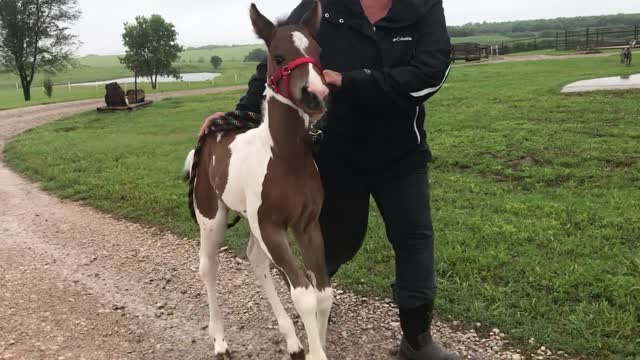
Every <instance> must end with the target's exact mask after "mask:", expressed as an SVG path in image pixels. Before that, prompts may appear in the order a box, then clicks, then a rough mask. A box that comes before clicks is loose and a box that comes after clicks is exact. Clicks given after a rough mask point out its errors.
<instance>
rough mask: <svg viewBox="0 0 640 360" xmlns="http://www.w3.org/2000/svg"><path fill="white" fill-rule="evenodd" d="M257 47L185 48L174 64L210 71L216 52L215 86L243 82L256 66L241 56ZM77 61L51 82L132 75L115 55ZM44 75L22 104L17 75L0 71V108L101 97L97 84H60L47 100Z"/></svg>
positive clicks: (147, 88)
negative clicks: (219, 64)
mask: <svg viewBox="0 0 640 360" xmlns="http://www.w3.org/2000/svg"><path fill="white" fill-rule="evenodd" d="M259 47H261V45H246V46H235V47H228V48H219V49H212V50H187V51H185V52H184V53H183V54H182V59H181V61H180V62H179V63H177V64H176V65H177V66H178V67H179V68H180V70H181V72H183V73H192V72H212V71H214V70H213V68H212V67H211V64H210V63H209V59H210V58H211V56H213V55H218V56H220V57H222V59H223V63H222V67H221V68H220V69H218V70H217V71H218V72H221V73H222V74H223V76H222V77H220V78H217V79H216V81H215V85H216V86H226V85H233V84H244V83H246V82H247V80H248V79H249V76H251V74H252V73H253V72H254V71H255V66H256V64H255V63H245V62H243V60H244V57H245V56H246V55H247V54H248V53H249V52H251V51H252V50H253V49H256V48H259ZM200 58H204V59H205V60H204V62H202V63H201V62H199V60H200ZM78 63H79V66H77V67H75V68H73V69H69V70H68V71H65V72H61V73H59V74H57V75H56V76H55V77H54V78H53V80H54V82H55V84H56V85H59V86H64V85H67V84H69V83H72V84H73V83H80V82H91V81H101V80H110V79H117V78H124V77H131V76H133V74H132V73H131V72H130V71H129V70H127V69H126V68H124V66H122V65H121V64H120V63H119V61H118V56H116V55H113V56H86V57H83V58H80V59H78ZM236 76H237V79H238V80H237V81H236ZM44 78H45V76H44V75H43V74H37V75H36V77H35V78H34V80H33V84H32V89H31V93H32V101H30V102H29V103H26V102H25V101H24V97H23V95H22V89H18V88H17V87H16V84H17V83H19V79H18V77H17V76H16V75H14V74H11V73H0V109H10V108H15V107H20V106H28V105H37V104H43V103H49V102H61V101H69V100H80V99H89V98H94V97H102V96H104V86H100V87H99V88H98V89H96V88H95V87H87V88H83V87H72V88H71V90H69V89H68V87H64V88H62V87H60V88H56V89H55V90H54V94H53V97H52V99H51V100H49V99H48V98H46V97H45V96H44V93H43V90H42V81H43V80H44ZM208 86H212V84H211V83H209V82H203V83H191V84H186V83H184V84H170V83H161V84H160V85H159V91H173V90H181V89H189V88H202V87H208ZM141 87H142V88H143V89H145V91H147V92H149V93H152V92H155V91H152V90H151V87H150V86H149V85H148V84H142V85H141Z"/></svg>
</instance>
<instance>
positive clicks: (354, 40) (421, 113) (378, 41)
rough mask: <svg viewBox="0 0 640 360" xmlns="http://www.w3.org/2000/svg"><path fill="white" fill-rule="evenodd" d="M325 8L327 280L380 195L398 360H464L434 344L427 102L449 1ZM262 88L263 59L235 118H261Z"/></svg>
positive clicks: (322, 154) (384, 0)
mask: <svg viewBox="0 0 640 360" xmlns="http://www.w3.org/2000/svg"><path fill="white" fill-rule="evenodd" d="M321 3H322V6H323V16H324V18H323V22H322V25H321V27H320V31H319V33H318V35H317V37H318V41H319V44H320V46H321V47H322V55H321V58H320V62H321V64H322V66H323V68H325V69H330V70H325V72H324V76H325V80H326V82H327V84H329V85H331V86H332V87H333V89H334V91H333V92H332V95H331V104H330V106H329V109H328V112H327V115H326V118H325V120H324V121H323V125H322V130H323V132H324V139H323V142H322V144H321V146H320V148H319V150H318V151H317V153H316V154H315V157H316V162H317V164H318V168H319V170H320V175H321V178H322V182H323V186H324V190H325V201H324V205H323V209H322V214H321V216H320V221H321V225H322V231H323V235H324V239H325V242H326V245H325V248H326V259H327V265H328V267H329V271H330V273H331V275H332V276H333V275H334V274H335V273H336V272H337V271H338V269H339V268H340V266H341V265H343V264H344V263H346V262H348V261H349V260H351V259H352V258H353V257H354V256H355V254H356V253H357V251H358V250H359V248H360V247H361V245H362V243H363V241H364V238H365V234H366V231H367V221H368V215H369V198H370V196H373V198H374V199H375V201H376V204H377V205H378V208H379V209H380V213H381V215H382V217H383V219H384V223H385V226H386V232H387V237H388V239H389V241H390V242H391V245H392V247H393V250H394V252H395V259H396V261H395V270H396V280H395V284H394V285H393V286H392V288H393V293H394V294H393V295H394V300H395V302H396V303H397V305H398V307H399V310H400V323H401V327H402V330H403V334H404V336H403V340H402V343H401V345H400V358H401V359H405V360H427V359H429V360H431V359H438V360H440V359H458V357H456V356H455V355H453V354H450V353H448V352H445V351H444V350H442V349H441V348H440V347H439V346H438V345H436V344H435V343H434V342H433V340H432V338H431V321H432V313H433V305H434V299H435V296H436V281H435V264H434V243H433V228H432V224H431V209H430V195H429V184H428V171H427V169H428V163H429V160H430V159H431V153H430V150H429V147H428V145H427V141H426V133H425V130H424V125H425V124H424V123H425V108H424V105H423V103H424V102H425V101H426V100H427V99H429V98H430V97H431V96H433V95H434V94H435V93H436V92H437V91H438V90H439V89H440V88H441V87H442V84H443V83H444V82H445V80H446V78H447V75H448V72H449V69H450V47H451V45H450V39H449V35H448V33H447V28H446V22H445V16H444V10H443V7H442V0H322V1H321ZM311 5H312V0H303V1H302V3H301V4H300V5H299V6H298V7H297V8H296V9H295V10H294V11H293V12H292V13H291V15H290V18H289V21H290V22H292V23H297V22H299V21H300V20H301V18H302V16H303V15H304V14H305V13H306V12H307V10H308V9H309V8H310V6H311ZM265 83H266V60H265V61H263V62H262V63H260V64H259V65H258V67H257V72H256V74H255V75H254V76H253V77H252V78H251V80H250V82H249V90H248V92H247V94H246V95H245V96H243V97H242V98H241V99H240V102H239V103H238V105H237V107H236V110H239V111H249V112H255V113H260V112H261V104H262V101H263V93H264V91H265ZM218 115H219V114H215V115H213V116H212V117H215V116H218ZM212 117H210V118H212Z"/></svg>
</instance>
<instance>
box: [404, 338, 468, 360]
mask: <svg viewBox="0 0 640 360" xmlns="http://www.w3.org/2000/svg"><path fill="white" fill-rule="evenodd" d="M400 360H462V358H461V357H460V356H458V355H456V354H454V353H450V352H447V351H446V350H444V349H442V347H440V346H439V345H438V344H436V343H434V342H433V340H432V339H431V335H430V334H428V333H425V334H422V335H420V336H419V337H418V344H417V347H414V346H411V345H410V344H409V342H408V341H407V339H406V338H405V337H402V342H401V343H400Z"/></svg>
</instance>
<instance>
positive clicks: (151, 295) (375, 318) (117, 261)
mask: <svg viewBox="0 0 640 360" xmlns="http://www.w3.org/2000/svg"><path fill="white" fill-rule="evenodd" d="M233 89H239V88H220V89H205V90H196V91H189V92H181V93H180V94H177V93H164V94H159V95H152V96H150V97H151V98H152V99H155V100H158V99H160V98H161V97H168V96H178V95H180V96H182V95H195V94H202V93H212V92H221V91H227V90H233ZM101 102H102V101H98V100H86V101H77V102H70V103H62V104H53V105H43V106H34V107H28V108H22V109H14V110H7V111H2V112H0V157H1V153H2V148H3V146H4V144H5V143H6V142H7V141H8V139H10V138H11V137H13V136H15V135H17V134H19V133H21V132H23V131H25V130H27V129H30V128H33V127H35V126H37V125H39V124H42V123H45V122H48V121H53V120H56V119H59V118H62V117H65V116H68V115H71V114H73V113H77V112H81V111H86V110H89V109H92V108H95V107H96V106H99V105H100V104H101ZM0 159H1V158H0ZM176 171H179V169H176ZM185 211H187V210H186V209H185ZM197 266H198V257H197V244H196V243H195V242H194V241H191V240H188V239H182V238H178V237H176V236H174V235H172V234H170V233H166V232H163V231H160V230H158V229H155V228H149V227H144V226H140V225H137V224H132V223H130V222H127V221H123V220H120V219H116V218H113V217H111V216H109V215H106V214H103V213H101V212H98V211H96V210H93V209H89V208H86V207H83V206H81V205H79V204H77V203H73V202H69V201H64V200H59V199H57V198H54V197H52V196H50V195H48V194H46V193H44V192H42V191H40V190H39V189H38V187H37V186H36V185H34V184H32V183H31V182H29V181H26V180H24V179H23V178H21V177H20V176H18V175H16V174H15V173H13V172H12V171H11V170H10V169H8V168H7V167H6V166H5V165H4V163H2V162H1V161H0V319H1V320H0V358H2V359H21V360H23V359H24V360H27V359H92V360H94V359H95V360H97V359H178V358H179V359H212V354H213V346H212V345H211V344H210V343H209V341H208V340H207V331H206V324H207V322H208V318H207V301H206V295H205V289H204V286H203V284H202V283H201V281H200V279H199V277H198V274H197ZM219 287H220V290H219V296H220V301H221V304H222V306H223V312H224V315H225V318H226V325H227V329H228V331H227V335H228V337H227V339H228V341H229V345H230V347H231V348H232V350H233V353H232V356H233V359H278V360H279V359H286V351H285V344H284V342H283V341H282V338H281V336H280V334H279V333H278V330H277V326H276V322H275V318H274V316H273V315H272V313H271V311H270V309H269V306H268V304H267V302H266V300H265V299H264V298H263V296H262V294H261V292H260V290H259V288H258V285H257V283H256V281H254V278H253V275H252V273H251V272H250V271H248V264H247V263H246V262H245V261H243V260H241V259H238V258H236V257H234V256H232V255H231V254H228V253H226V252H222V253H221V279H220V281H219ZM280 289H281V290H282V286H281V285H280ZM337 293H338V295H337V300H336V306H335V312H334V315H333V318H334V322H335V324H334V325H332V327H331V328H330V339H329V342H330V349H329V355H330V358H331V359H354V360H355V359H358V360H376V359H394V358H395V356H394V352H395V351H396V350H395V347H396V343H397V341H398V337H399V324H398V323H397V322H396V321H397V320H396V309H395V308H394V307H393V306H392V305H391V304H390V303H389V302H388V301H383V300H375V299H365V298H361V297H357V296H354V295H352V294H350V293H348V292H346V291H341V290H338V292H337ZM287 298H288V296H284V299H287ZM287 307H288V309H289V311H290V310H291V304H290V303H289V302H287ZM296 322H297V323H298V326H300V324H299V322H298V321H297V320H296ZM435 331H436V336H437V337H438V338H439V340H440V341H442V342H444V343H445V344H447V345H448V346H449V347H450V348H452V349H456V350H457V351H458V352H460V353H461V354H465V355H468V354H474V356H475V357H474V358H479V359H521V358H525V357H524V356H521V355H518V353H516V352H508V351H507V350H506V348H507V345H506V344H505V341H504V339H503V338H504V334H501V333H499V332H498V331H497V330H496V331H495V333H494V334H493V335H492V336H490V337H489V336H488V337H486V338H480V337H479V336H478V335H476V334H475V332H474V331H473V330H472V331H464V332H459V331H454V330H452V329H451V328H450V327H448V326H447V325H445V324H442V323H437V324H436V329H435ZM300 334H301V333H300ZM540 355H542V353H540ZM545 355H546V354H545ZM527 358H529V356H527Z"/></svg>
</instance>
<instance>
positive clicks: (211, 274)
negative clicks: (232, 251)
mask: <svg viewBox="0 0 640 360" xmlns="http://www.w3.org/2000/svg"><path fill="white" fill-rule="evenodd" d="M196 217H197V219H198V224H199V225H200V277H201V278H202V280H203V281H204V283H205V285H206V287H207V295H208V300H209V335H210V336H211V337H212V338H213V343H214V354H215V356H216V357H218V356H223V355H224V354H225V353H228V350H227V348H228V346H227V341H226V340H225V338H224V322H223V319H222V314H221V313H220V307H219V306H218V296H217V295H218V294H217V292H216V284H217V282H218V250H219V249H220V245H221V244H222V241H223V240H224V232H225V230H226V228H227V210H226V208H225V206H224V204H222V203H218V212H217V214H216V216H215V218H214V219H207V218H206V217H204V216H203V215H202V214H200V212H199V211H198V208H197V206H196Z"/></svg>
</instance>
